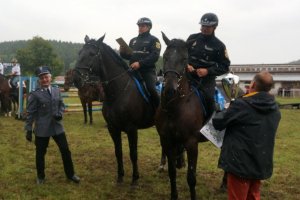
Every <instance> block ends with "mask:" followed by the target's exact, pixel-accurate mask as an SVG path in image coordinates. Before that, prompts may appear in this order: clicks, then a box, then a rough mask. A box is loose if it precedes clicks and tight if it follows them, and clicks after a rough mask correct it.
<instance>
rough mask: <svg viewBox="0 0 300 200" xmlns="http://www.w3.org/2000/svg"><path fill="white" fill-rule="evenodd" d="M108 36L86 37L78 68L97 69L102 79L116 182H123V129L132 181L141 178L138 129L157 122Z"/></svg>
mask: <svg viewBox="0 0 300 200" xmlns="http://www.w3.org/2000/svg"><path fill="white" fill-rule="evenodd" d="M104 37H105V36H103V37H101V38H100V39H98V40H94V39H89V37H88V36H86V37H85V44H84V46H83V48H82V49H81V50H80V52H79V58H78V61H77V63H76V67H75V70H77V69H78V70H80V69H88V70H90V71H94V72H95V73H96V74H97V75H98V76H99V77H100V80H101V81H102V83H103V88H104V93H105V97H106V98H105V99H104V102H103V107H102V114H103V116H104V119H105V120H106V122H107V127H108V131H109V133H110V136H111V138H112V140H113V142H114V146H115V155H116V158H117V165H118V177H117V182H118V183H120V182H123V176H124V167H123V152H122V137H121V132H125V133H126V134H127V136H128V143H129V149H130V159H131V163H132V169H133V170H132V182H131V184H132V185H136V184H137V181H138V179H139V170H138V163H137V142H138V129H143V128H148V127H151V126H152V125H154V110H153V108H152V106H151V105H150V104H149V103H147V102H146V101H145V100H144V99H143V97H142V95H141V94H140V93H139V91H138V89H137V86H136V85H135V82H134V80H133V79H132V77H131V76H130V74H129V67H128V65H127V64H126V63H125V62H124V61H123V60H122V58H121V57H120V56H119V55H118V54H117V53H116V52H115V51H114V50H113V49H112V48H111V47H109V46H108V45H106V44H105V43H103V39H104Z"/></svg>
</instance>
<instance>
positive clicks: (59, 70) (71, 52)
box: [0, 36, 83, 76]
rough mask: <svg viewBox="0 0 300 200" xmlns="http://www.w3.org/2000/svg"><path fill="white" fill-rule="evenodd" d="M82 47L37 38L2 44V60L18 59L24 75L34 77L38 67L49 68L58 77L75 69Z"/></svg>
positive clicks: (80, 45) (6, 61) (0, 48)
mask: <svg viewBox="0 0 300 200" xmlns="http://www.w3.org/2000/svg"><path fill="white" fill-rule="evenodd" d="M82 46H83V44H80V43H72V42H62V41H56V40H44V39H43V38H42V37H39V36H36V37H33V38H32V39H31V40H20V41H9V42H2V43H0V58H2V62H3V63H10V62H11V60H12V59H13V58H16V59H17V60H18V63H20V65H21V70H22V74H23V75H34V71H35V69H36V67H38V66H49V67H50V68H51V69H52V73H53V75H54V76H56V75H60V74H64V72H65V71H66V70H68V69H69V68H71V67H74V65H75V62H76V59H77V55H78V51H79V50H80V48H81V47H82Z"/></svg>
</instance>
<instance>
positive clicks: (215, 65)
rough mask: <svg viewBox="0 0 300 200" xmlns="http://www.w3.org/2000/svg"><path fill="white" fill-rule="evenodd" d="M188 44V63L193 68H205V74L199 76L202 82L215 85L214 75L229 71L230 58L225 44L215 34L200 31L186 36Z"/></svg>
mask: <svg viewBox="0 0 300 200" xmlns="http://www.w3.org/2000/svg"><path fill="white" fill-rule="evenodd" d="M187 43H188V44H189V60H188V62H189V64H190V65H192V66H193V67H194V68H195V69H197V68H207V70H208V74H207V76H205V77H203V78H200V77H198V76H196V75H194V78H196V79H201V82H202V84H204V85H205V84H211V86H212V87H214V86H215V78H216V76H220V75H222V74H225V73H227V72H228V71H229V65H230V60H229V58H228V55H227V52H226V47H225V45H224V44H223V43H222V42H221V41H220V40H219V39H218V38H217V37H215V35H211V36H204V35H203V34H202V33H196V34H192V35H190V36H189V37H188V39H187Z"/></svg>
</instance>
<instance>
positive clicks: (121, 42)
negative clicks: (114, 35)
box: [116, 37, 132, 54]
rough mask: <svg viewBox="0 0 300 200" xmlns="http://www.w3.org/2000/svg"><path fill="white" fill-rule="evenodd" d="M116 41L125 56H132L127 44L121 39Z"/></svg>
mask: <svg viewBox="0 0 300 200" xmlns="http://www.w3.org/2000/svg"><path fill="white" fill-rule="evenodd" d="M116 41H117V42H118V44H119V45H120V46H122V47H123V48H124V51H125V52H126V53H127V54H132V49H131V48H130V47H129V46H128V44H127V43H126V42H125V41H124V40H123V38H122V37H120V38H118V39H116Z"/></svg>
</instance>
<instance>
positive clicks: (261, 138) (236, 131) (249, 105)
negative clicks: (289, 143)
mask: <svg viewBox="0 0 300 200" xmlns="http://www.w3.org/2000/svg"><path fill="white" fill-rule="evenodd" d="M280 118H281V114H280V111H279V109H278V105H277V103H276V102H275V100H274V96H272V95H270V94H269V93H267V92H259V93H251V94H249V95H246V96H244V97H242V98H238V99H236V100H235V101H234V102H233V103H232V104H231V105H230V106H229V108H228V109H227V111H224V112H220V113H217V114H216V116H215V118H214V119H213V125H214V126H215V128H216V129H218V130H222V129H224V128H226V132H225V137H224V141H223V145H222V148H221V154H220V158H219V167H220V168H222V169H223V170H224V171H225V172H230V173H232V174H235V175H237V176H239V177H242V178H247V179H259V180H262V179H267V178H269V177H271V175H272V172H273V151H274V143H275V135H276V131H277V127H278V124H279V121H280Z"/></svg>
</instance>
